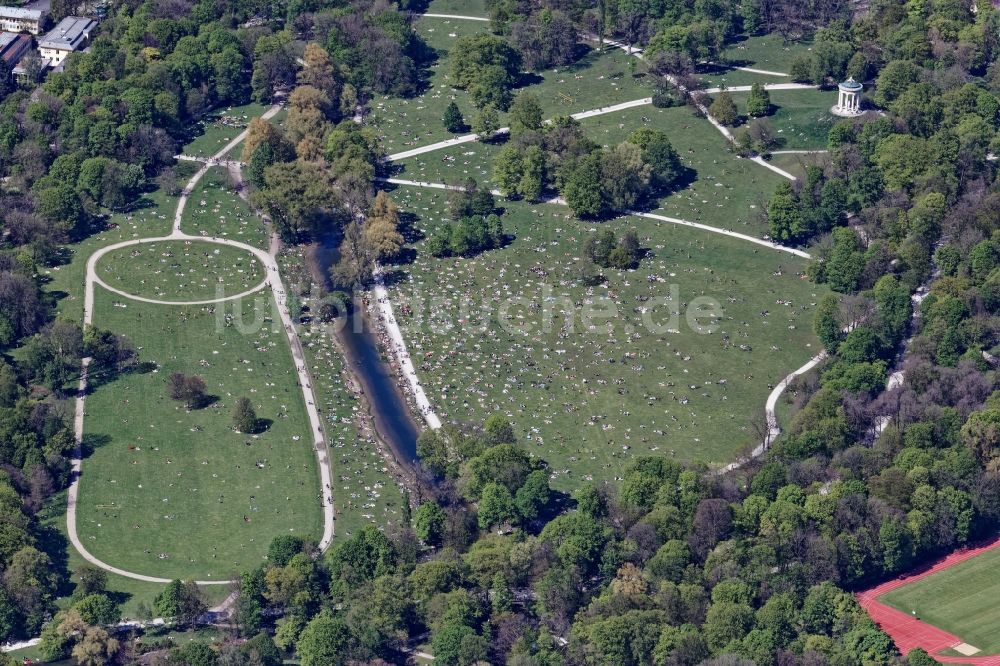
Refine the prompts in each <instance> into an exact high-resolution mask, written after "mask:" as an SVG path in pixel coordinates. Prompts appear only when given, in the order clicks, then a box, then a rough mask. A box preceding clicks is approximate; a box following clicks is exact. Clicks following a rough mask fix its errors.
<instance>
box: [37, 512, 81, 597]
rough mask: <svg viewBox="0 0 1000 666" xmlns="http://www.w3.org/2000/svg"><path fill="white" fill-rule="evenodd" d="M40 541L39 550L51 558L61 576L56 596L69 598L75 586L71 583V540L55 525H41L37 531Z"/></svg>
mask: <svg viewBox="0 0 1000 666" xmlns="http://www.w3.org/2000/svg"><path fill="white" fill-rule="evenodd" d="M35 534H36V536H37V539H38V549H39V550H40V551H42V552H43V553H45V554H46V555H48V556H49V559H50V560H52V567H53V568H54V569H55V571H56V573H57V575H58V576H59V588H58V590H57V591H56V594H58V595H59V596H61V597H62V596H68V595H70V594H72V593H73V588H74V587H75V584H74V583H73V582H72V581H70V570H69V549H70V548H72V546H71V545H70V543H69V539H67V538H66V535H64V534H63V533H62V532H61V531H60V530H59V529H58V528H57V527H56V526H55V525H51V524H44V525H40V526H39V527H38V529H37V530H36V531H35Z"/></svg>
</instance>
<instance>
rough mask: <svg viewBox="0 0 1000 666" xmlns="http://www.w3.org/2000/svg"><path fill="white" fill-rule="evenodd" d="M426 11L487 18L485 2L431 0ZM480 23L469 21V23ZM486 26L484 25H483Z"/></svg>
mask: <svg viewBox="0 0 1000 666" xmlns="http://www.w3.org/2000/svg"><path fill="white" fill-rule="evenodd" d="M427 11H428V12H430V13H432V14H460V15H462V16H487V15H488V14H489V12H487V11H486V2H485V0H431V3H430V4H429V5H428V7H427ZM473 22H474V23H480V21H469V23H473ZM484 25H486V24H484Z"/></svg>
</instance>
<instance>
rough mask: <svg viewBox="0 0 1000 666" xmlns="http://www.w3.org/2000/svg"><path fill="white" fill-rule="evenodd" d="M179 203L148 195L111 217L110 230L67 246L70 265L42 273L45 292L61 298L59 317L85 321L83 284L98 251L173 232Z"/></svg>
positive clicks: (153, 193) (166, 197) (167, 198)
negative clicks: (133, 206) (110, 246)
mask: <svg viewBox="0 0 1000 666" xmlns="http://www.w3.org/2000/svg"><path fill="white" fill-rule="evenodd" d="M176 207H177V200H176V199H175V198H173V197H170V196H167V195H166V194H165V193H164V192H162V191H160V190H157V191H155V192H152V193H151V194H148V195H145V196H144V197H143V198H142V200H141V201H140V205H139V206H138V207H137V208H135V209H134V210H132V211H131V212H129V213H120V214H116V215H114V216H112V217H111V226H110V228H109V229H107V230H106V231H102V232H101V233H98V234H94V235H93V236H90V237H88V238H87V239H85V240H83V241H81V242H79V243H75V244H73V245H70V246H68V247H67V262H66V263H64V264H62V265H60V266H54V267H52V268H46V269H44V270H43V271H42V274H43V277H44V279H45V280H46V281H47V284H46V287H45V290H46V291H47V292H48V293H50V294H52V295H53V296H54V297H55V298H56V299H57V307H58V311H59V315H60V316H62V317H66V318H67V319H69V320H70V321H76V322H79V321H82V320H83V283H84V276H85V275H86V273H87V260H88V259H89V258H90V255H91V254H93V253H94V251H95V250H97V249H98V248H101V247H104V246H106V245H111V244H113V243H118V242H120V241H124V240H131V239H134V238H152V237H156V236H166V235H167V234H169V233H170V230H171V226H172V224H173V220H174V210H175V209H176Z"/></svg>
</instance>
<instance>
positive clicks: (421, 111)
mask: <svg viewBox="0 0 1000 666" xmlns="http://www.w3.org/2000/svg"><path fill="white" fill-rule="evenodd" d="M423 21H436V22H438V23H440V22H441V21H443V19H423ZM423 21H421V24H420V25H423ZM452 23H455V22H454V21H453V22H452ZM483 26H484V27H483V28H482V29H484V30H485V24H483ZM418 27H419V26H418ZM473 32H474V31H473ZM630 61H632V62H635V59H634V58H632V57H630V56H629V55H628V54H626V53H625V52H624V51H622V50H620V49H608V50H607V51H605V52H604V53H600V52H598V51H596V50H591V51H590V52H589V53H588V54H587V55H585V56H584V57H583V58H581V59H580V60H579V61H577V62H576V63H574V64H573V65H571V66H568V67H562V68H558V69H552V70H546V71H544V72H541V73H539V74H538V75H537V76H534V78H529V79H526V83H528V84H527V85H525V86H524V87H523V88H521V89H520V90H528V91H530V92H532V93H533V94H534V95H536V96H537V97H538V101H539V103H540V104H541V106H542V109H543V111H544V113H545V116H546V117H553V116H557V115H570V114H573V113H578V112H581V111H589V110H591V109H596V108H600V107H602V106H610V105H613V104H618V103H620V102H627V101H631V100H634V99H640V98H643V97H649V96H650V95H651V94H652V88H651V87H650V83H649V82H648V81H647V80H646V77H643V76H641V75H640V76H633V75H632V74H631V70H630ZM431 71H432V75H431V79H430V86H431V87H430V88H429V90H428V91H427V92H425V93H424V94H422V95H420V96H418V97H415V98H412V99H400V98H392V97H381V98H376V99H375V100H373V101H372V103H371V108H372V109H373V113H372V116H371V117H370V119H369V122H371V123H373V124H374V125H375V126H376V127H377V128H378V131H379V136H380V139H381V141H382V145H383V147H384V148H385V151H386V152H387V153H395V152H399V151H403V150H407V149H409V148H413V147H417V146H423V145H427V144H429V143H434V142H436V141H442V140H444V139H448V138H450V137H452V136H453V135H452V134H449V133H448V132H447V131H445V129H444V127H442V125H441V118H442V116H443V115H444V110H445V107H447V106H448V103H449V102H451V101H452V100H454V101H455V103H456V104H458V106H459V108H460V109H461V110H462V113H463V115H464V116H465V119H466V122H467V123H469V124H471V122H472V121H473V119H474V118H475V115H476V111H475V109H474V107H473V105H472V102H471V100H470V99H469V95H468V93H466V92H465V91H463V90H458V89H455V88H452V87H451V77H450V74H449V72H450V70H449V67H448V61H447V58H445V57H442V58H441V59H440V60H439V61H438V62H437V63H436V64H435V65H434V66H433V67H432V69H431ZM515 92H516V91H515ZM506 122H507V120H506V114H500V124H501V125H504V124H506Z"/></svg>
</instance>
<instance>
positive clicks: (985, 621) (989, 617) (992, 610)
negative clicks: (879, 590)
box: [880, 549, 1000, 654]
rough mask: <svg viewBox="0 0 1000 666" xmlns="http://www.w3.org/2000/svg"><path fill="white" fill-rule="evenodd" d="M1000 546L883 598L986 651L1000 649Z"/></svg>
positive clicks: (892, 604)
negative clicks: (999, 599) (999, 576)
mask: <svg viewBox="0 0 1000 666" xmlns="http://www.w3.org/2000/svg"><path fill="white" fill-rule="evenodd" d="M998 566H1000V549H993V550H989V551H986V552H985V553H982V554H981V555H977V556H976V557H973V558H972V559H969V560H966V561H965V562H961V563H959V564H956V565H955V566H953V567H951V568H949V569H945V570H944V571H940V572H938V573H936V574H933V575H931V576H928V577H927V578H922V579H921V580H918V581H915V582H913V583H910V584H909V585H904V586H903V587H900V588H897V589H895V590H893V591H892V592H889V593H888V594H885V595H883V596H882V597H881V598H880V601H882V602H883V603H886V604H888V605H890V606H892V607H893V608H895V609H897V610H900V611H902V612H904V613H907V614H909V613H912V612H913V611H917V616H918V617H919V618H920V619H921V620H923V621H924V622H927V623H929V624H933V625H934V626H935V627H939V628H941V629H944V630H945V631H949V632H951V633H953V634H955V635H956V636H958V637H959V638H961V639H962V640H963V641H965V642H966V643H969V644H970V645H974V646H975V647H977V648H979V649H980V650H981V651H982V654H997V653H998V652H1000V634H998V633H997V630H996V629H997V626H998V625H1000V604H997V594H998V593H1000V581H998V579H997V575H996V571H997V567H998Z"/></svg>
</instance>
